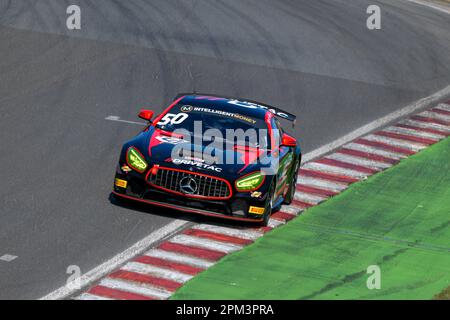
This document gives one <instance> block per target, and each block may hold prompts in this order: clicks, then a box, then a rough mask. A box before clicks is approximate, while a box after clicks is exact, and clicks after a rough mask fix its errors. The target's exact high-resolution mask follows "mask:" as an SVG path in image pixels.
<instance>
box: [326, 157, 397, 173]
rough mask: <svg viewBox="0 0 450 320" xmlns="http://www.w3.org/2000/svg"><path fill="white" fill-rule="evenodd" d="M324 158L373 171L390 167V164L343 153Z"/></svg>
mask: <svg viewBox="0 0 450 320" xmlns="http://www.w3.org/2000/svg"><path fill="white" fill-rule="evenodd" d="M325 158H328V159H333V160H338V161H342V162H345V163H349V164H356V165H358V166H364V167H367V168H371V169H374V170H380V169H387V168H390V167H392V164H390V163H386V162H380V161H375V160H371V159H367V158H360V157H355V156H352V155H348V154H343V153H332V154H329V155H327V156H326V157H325Z"/></svg>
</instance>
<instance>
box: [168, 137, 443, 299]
mask: <svg viewBox="0 0 450 320" xmlns="http://www.w3.org/2000/svg"><path fill="white" fill-rule="evenodd" d="M370 265H378V266H379V267H380V268H381V289H379V290H377V289H373V290H369V289H368V288H367V286H366V282H367V279H368V277H369V276H370V275H369V274H367V268H368V266H370ZM449 285H450V139H446V140H445V141H442V142H440V143H438V144H436V145H434V146H432V147H430V148H428V149H426V150H424V151H422V152H421V153H419V154H417V155H415V156H413V157H411V158H409V159H407V160H404V161H402V162H401V163H400V164H398V165H397V166H395V167H393V168H391V169H389V170H387V171H385V172H383V173H380V174H377V175H375V176H372V177H371V178H369V179H368V180H366V181H364V182H360V183H357V184H354V185H352V186H351V187H350V188H349V189H348V190H347V191H345V192H344V193H342V194H341V195H339V196H337V197H335V198H332V199H330V200H329V201H327V202H325V203H323V204H321V205H320V206H317V207H314V208H311V209H310V210H308V211H307V212H305V213H304V214H303V215H302V216H300V217H299V218H297V219H295V220H293V221H291V222H290V223H288V224H287V225H285V226H283V227H280V228H277V229H275V230H274V231H272V232H270V233H268V234H267V235H265V236H264V237H263V238H261V239H259V240H257V241H256V242H255V243H254V244H252V245H250V246H248V247H246V248H244V249H243V250H242V251H240V252H237V253H234V254H231V255H229V256H227V257H225V258H224V259H223V260H222V261H220V262H219V263H218V264H216V265H215V266H213V267H212V268H210V269H208V270H206V271H205V272H203V273H201V274H200V275H198V276H197V277H195V278H193V279H192V280H191V281H189V282H188V283H187V284H186V285H185V286H184V287H182V288H181V289H180V290H179V291H177V292H176V293H175V295H174V296H173V297H172V298H173V299H432V298H433V297H440V296H437V295H438V294H439V293H440V292H442V295H444V294H445V291H443V290H444V289H445V288H447V287H448V286H449Z"/></svg>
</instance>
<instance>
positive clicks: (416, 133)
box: [383, 127, 445, 140]
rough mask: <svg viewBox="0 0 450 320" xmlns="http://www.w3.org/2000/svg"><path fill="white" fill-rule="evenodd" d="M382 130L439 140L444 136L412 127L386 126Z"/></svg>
mask: <svg viewBox="0 0 450 320" xmlns="http://www.w3.org/2000/svg"><path fill="white" fill-rule="evenodd" d="M383 131H386V132H392V133H398V134H406V135H410V136H415V137H419V138H425V139H434V140H441V139H443V138H445V136H443V135H440V134H434V133H429V132H424V131H418V130H414V129H408V128H402V127H388V128H385V129H383Z"/></svg>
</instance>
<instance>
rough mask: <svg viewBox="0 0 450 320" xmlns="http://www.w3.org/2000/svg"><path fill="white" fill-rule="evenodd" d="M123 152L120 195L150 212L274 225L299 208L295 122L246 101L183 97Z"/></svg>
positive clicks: (146, 115)
mask: <svg viewBox="0 0 450 320" xmlns="http://www.w3.org/2000/svg"><path fill="white" fill-rule="evenodd" d="M153 115H154V112H153V111H151V110H141V112H140V113H139V117H140V118H142V119H145V120H146V121H148V124H147V126H146V127H145V128H144V130H143V131H142V132H141V133H139V134H138V135H137V136H136V137H134V138H133V139H131V140H130V141H128V142H126V143H125V144H124V145H123V148H122V152H121V154H120V159H119V164H118V166H117V169H116V175H115V181H114V191H113V194H114V195H115V196H116V197H119V198H122V199H123V198H125V199H131V200H137V201H140V202H144V203H147V204H150V205H156V206H160V207H165V208H172V209H177V210H181V211H185V212H192V213H198V214H202V215H208V216H217V217H222V218H228V219H234V220H240V221H254V222H259V223H260V224H262V225H267V223H268V221H269V218H270V215H271V214H272V211H273V210H276V209H277V208H278V207H279V206H280V205H281V204H283V203H284V204H289V203H291V202H292V200H293V198H294V194H295V189H296V183H297V173H298V170H299V167H300V162H301V150H300V147H299V145H298V143H297V141H296V139H295V138H293V137H292V136H290V135H289V134H287V133H286V132H285V131H284V129H283V128H282V127H281V122H284V121H280V119H285V120H287V121H291V122H293V123H295V118H296V117H295V116H294V115H292V114H290V113H288V112H285V111H282V110H280V109H278V108H275V107H272V106H269V105H266V104H263V103H259V102H255V101H251V100H245V99H234V98H228V97H219V96H214V95H201V94H180V95H178V96H177V97H176V98H175V100H174V102H173V103H172V104H171V105H170V106H169V107H168V108H167V109H166V110H165V111H163V113H161V114H160V115H159V116H157V117H156V118H155V119H154V120H152V118H153Z"/></svg>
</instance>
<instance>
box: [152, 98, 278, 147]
mask: <svg viewBox="0 0 450 320" xmlns="http://www.w3.org/2000/svg"><path fill="white" fill-rule="evenodd" d="M156 127H157V128H159V129H162V130H165V131H168V132H182V131H187V132H189V133H190V134H191V135H193V136H202V137H205V136H206V137H211V136H213V137H214V138H213V139H214V141H217V140H219V141H228V142H232V143H234V144H237V145H243V146H251V147H259V148H269V144H270V143H269V141H270V139H268V129H267V124H266V122H265V121H264V120H263V119H256V118H252V117H249V116H246V115H243V114H239V113H234V112H227V111H223V110H217V109H211V108H203V107H195V106H187V105H183V104H178V105H176V106H174V107H173V108H172V109H171V110H170V111H169V112H168V113H166V114H165V115H164V117H163V118H162V119H161V120H160V121H159V122H158V123H157V124H156Z"/></svg>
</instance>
